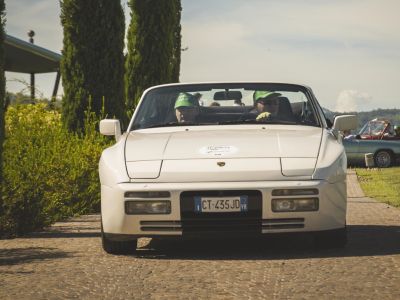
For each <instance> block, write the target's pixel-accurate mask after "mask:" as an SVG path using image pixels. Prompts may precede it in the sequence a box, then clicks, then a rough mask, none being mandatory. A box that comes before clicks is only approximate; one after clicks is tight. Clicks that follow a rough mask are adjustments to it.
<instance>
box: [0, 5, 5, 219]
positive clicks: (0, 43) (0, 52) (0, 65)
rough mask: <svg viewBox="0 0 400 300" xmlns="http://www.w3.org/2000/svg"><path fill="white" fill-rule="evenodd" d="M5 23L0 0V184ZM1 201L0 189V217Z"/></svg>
mask: <svg viewBox="0 0 400 300" xmlns="http://www.w3.org/2000/svg"><path fill="white" fill-rule="evenodd" d="M5 22H6V15H5V4H4V0H0V184H1V185H2V184H3V166H2V165H3V141H4V106H5V104H4V99H5V76H4V35H5V33H4V27H5ZM2 207H3V205H2V200H1V189H0V216H1V215H2Z"/></svg>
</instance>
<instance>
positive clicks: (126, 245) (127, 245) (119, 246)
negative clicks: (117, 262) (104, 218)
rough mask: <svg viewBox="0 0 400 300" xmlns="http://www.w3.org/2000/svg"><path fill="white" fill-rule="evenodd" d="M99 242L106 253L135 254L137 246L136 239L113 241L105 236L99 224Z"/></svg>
mask: <svg viewBox="0 0 400 300" xmlns="http://www.w3.org/2000/svg"><path fill="white" fill-rule="evenodd" d="M101 242H102V245H103V250H104V251H105V252H107V253H108V254H117V255H118V254H135V253H136V247H137V239H133V240H129V241H113V240H110V239H108V238H107V237H106V235H105V233H104V231H103V224H101Z"/></svg>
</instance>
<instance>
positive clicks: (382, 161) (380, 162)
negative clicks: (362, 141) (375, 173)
mask: <svg viewBox="0 0 400 300" xmlns="http://www.w3.org/2000/svg"><path fill="white" fill-rule="evenodd" d="M374 159H375V166H377V167H378V168H388V167H390V166H391V165H392V161H393V159H392V154H391V153H390V152H389V151H387V150H380V151H378V152H377V153H376V154H375V157H374Z"/></svg>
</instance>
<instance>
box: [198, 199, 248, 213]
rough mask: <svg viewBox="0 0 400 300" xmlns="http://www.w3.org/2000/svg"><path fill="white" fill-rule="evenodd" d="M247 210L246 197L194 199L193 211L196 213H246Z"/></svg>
mask: <svg viewBox="0 0 400 300" xmlns="http://www.w3.org/2000/svg"><path fill="white" fill-rule="evenodd" d="M247 210H248V198H247V196H237V197H194V211H195V212H197V213H201V212H204V213H214V212H246V211H247Z"/></svg>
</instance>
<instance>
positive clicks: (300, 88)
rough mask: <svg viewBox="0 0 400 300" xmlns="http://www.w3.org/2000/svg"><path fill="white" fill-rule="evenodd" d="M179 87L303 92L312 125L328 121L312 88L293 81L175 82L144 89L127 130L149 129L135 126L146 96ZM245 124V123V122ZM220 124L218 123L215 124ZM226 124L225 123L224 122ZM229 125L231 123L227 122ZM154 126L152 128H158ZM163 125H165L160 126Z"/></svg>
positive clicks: (209, 89) (205, 89)
mask: <svg viewBox="0 0 400 300" xmlns="http://www.w3.org/2000/svg"><path fill="white" fill-rule="evenodd" d="M177 89H179V91H180V92H193V91H194V90H195V91H199V92H201V91H211V90H213V89H244V90H272V91H275V90H276V91H287V92H302V93H303V94H304V95H305V97H306V98H307V103H309V104H310V108H311V110H312V112H313V114H314V116H315V121H316V124H314V125H312V126H316V127H326V121H325V119H324V117H321V110H322V109H321V107H320V104H319V103H318V101H317V99H316V98H315V96H314V94H313V92H312V90H311V88H309V87H307V86H305V85H300V84H292V83H271V82H212V83H173V84H164V85H158V86H153V87H151V88H149V89H147V90H145V91H144V93H143V95H142V97H141V99H140V101H139V103H138V105H137V107H136V109H135V111H134V114H133V116H132V118H131V120H130V123H129V126H128V129H127V131H128V132H129V131H134V130H139V129H147V128H134V121H135V118H136V117H137V115H138V114H139V112H140V110H141V109H142V107H143V105H144V103H145V101H146V98H147V97H149V96H151V95H152V94H153V93H157V92H158V91H159V90H163V92H168V91H171V92H175V91H176V90H177ZM243 124H245V123H243ZM260 124H276V122H266V123H265V122H260ZM195 125H196V124H192V125H190V124H187V126H195ZM197 125H199V126H200V125H201V126H204V125H212V124H197ZM215 125H218V124H215ZM224 125H225V124H224ZM226 125H229V124H226ZM299 125H307V124H299ZM156 127H157V126H154V127H152V128H156ZM160 127H163V126H160Z"/></svg>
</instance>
